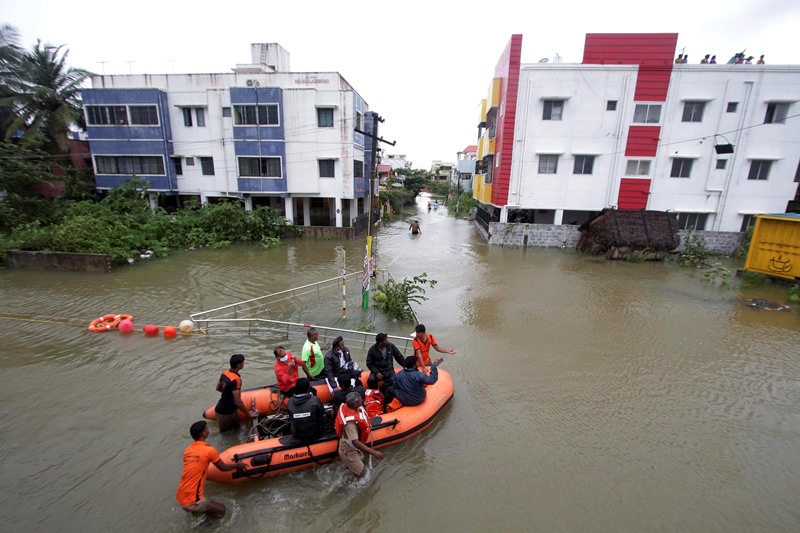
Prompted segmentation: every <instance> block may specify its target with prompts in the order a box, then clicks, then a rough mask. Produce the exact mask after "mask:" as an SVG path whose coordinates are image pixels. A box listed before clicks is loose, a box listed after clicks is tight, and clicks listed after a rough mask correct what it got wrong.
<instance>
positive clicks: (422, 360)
mask: <svg viewBox="0 0 800 533" xmlns="http://www.w3.org/2000/svg"><path fill="white" fill-rule="evenodd" d="M411 346H413V347H414V356H416V358H417V361H418V362H419V367H420V369H423V368H424V367H426V366H428V365H430V364H431V355H430V352H431V348H433V349H434V350H436V351H437V352H439V353H446V354H450V355H455V354H456V351H455V350H448V349H447V348H440V347H439V345H438V344H437V343H436V337H434V336H433V335H429V334H428V333H426V332H425V324H417V327H415V328H414V340H413V341H411Z"/></svg>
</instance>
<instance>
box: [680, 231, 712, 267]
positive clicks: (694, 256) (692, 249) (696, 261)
mask: <svg viewBox="0 0 800 533" xmlns="http://www.w3.org/2000/svg"><path fill="white" fill-rule="evenodd" d="M710 255H711V253H710V252H709V251H708V243H707V242H706V240H705V238H703V237H701V236H699V235H697V234H696V233H689V234H688V235H687V237H686V242H685V243H684V244H683V250H681V251H679V252H678V262H679V263H680V264H681V266H696V267H701V266H703V265H706V264H707V261H708V257H709V256H710Z"/></svg>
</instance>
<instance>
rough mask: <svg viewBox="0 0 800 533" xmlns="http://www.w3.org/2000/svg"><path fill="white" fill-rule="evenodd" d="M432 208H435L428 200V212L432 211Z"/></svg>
mask: <svg viewBox="0 0 800 533" xmlns="http://www.w3.org/2000/svg"><path fill="white" fill-rule="evenodd" d="M431 207H433V204H432V203H431V202H430V200H428V211H430V210H431Z"/></svg>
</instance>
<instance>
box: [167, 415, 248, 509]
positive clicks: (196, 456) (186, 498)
mask: <svg viewBox="0 0 800 533" xmlns="http://www.w3.org/2000/svg"><path fill="white" fill-rule="evenodd" d="M189 433H190V434H191V436H192V438H193V439H194V442H193V443H192V444H190V445H189V447H188V448H186V450H185V451H184V452H183V474H182V475H181V481H180V483H179V484H178V492H176V493H175V499H176V500H178V505H180V506H181V507H182V508H183V510H184V511H186V512H189V513H205V514H207V515H208V516H209V518H215V519H216V518H222V517H223V516H225V510H226V509H225V504H224V503H222V502H220V501H217V500H214V499H211V498H206V497H205V496H203V488H204V487H205V484H206V476H207V475H208V465H209V464H211V463H214V466H216V467H217V468H219V469H220V470H221V471H223V472H227V471H228V470H233V469H236V470H239V471H240V472H242V471H243V470H244V469H245V464H244V463H242V462H241V461H237V462H235V463H226V462H225V461H223V460H222V459H220V456H219V453H218V452H217V450H215V449H214V447H213V446H211V445H209V444H206V439H207V438H208V424H207V423H206V421H205V420H201V421H199V422H195V423H194V424H192V427H191V428H189Z"/></svg>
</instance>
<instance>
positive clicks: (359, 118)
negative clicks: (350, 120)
mask: <svg viewBox="0 0 800 533" xmlns="http://www.w3.org/2000/svg"><path fill="white" fill-rule="evenodd" d="M356 129H357V130H360V129H361V111H356Z"/></svg>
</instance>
